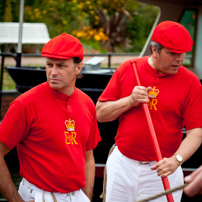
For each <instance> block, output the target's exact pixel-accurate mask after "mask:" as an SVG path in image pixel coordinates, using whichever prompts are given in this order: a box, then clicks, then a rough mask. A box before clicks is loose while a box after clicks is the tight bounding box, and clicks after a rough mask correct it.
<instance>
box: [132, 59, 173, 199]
mask: <svg viewBox="0 0 202 202" xmlns="http://www.w3.org/2000/svg"><path fill="white" fill-rule="evenodd" d="M135 63H136V61H135V60H134V59H131V64H132V65H133V68H134V72H135V77H136V80H137V84H138V86H141V83H140V79H139V75H138V71H137V67H136V65H135ZM143 109H144V112H145V115H146V119H147V123H148V126H149V130H150V133H151V138H152V143H153V147H154V151H155V155H156V158H157V162H158V161H160V160H161V159H162V155H161V151H160V147H159V144H158V140H157V137H156V132H155V130H154V126H153V123H152V119H151V115H150V111H149V107H148V105H147V103H143ZM161 179H162V182H163V186H164V189H165V190H168V189H170V184H169V181H168V178H167V177H163V178H161ZM166 197H167V200H168V202H174V199H173V195H172V194H171V193H170V194H167V195H166Z"/></svg>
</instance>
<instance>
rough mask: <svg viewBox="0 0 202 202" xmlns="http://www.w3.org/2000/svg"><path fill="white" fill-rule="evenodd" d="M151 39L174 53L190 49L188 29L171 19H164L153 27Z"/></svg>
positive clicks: (191, 43) (190, 39) (191, 42)
mask: <svg viewBox="0 0 202 202" xmlns="http://www.w3.org/2000/svg"><path fill="white" fill-rule="evenodd" d="M152 40H153V41H155V42H157V43H160V44H161V45H162V46H164V47H166V48H167V49H168V50H170V51H172V52H174V53H186V52H189V51H190V50H191V49H192V45H193V41H192V38H191V36H190V34H189V32H188V30H187V29H186V28H185V27H184V26H182V25H181V24H179V23H177V22H173V21H164V22H161V23H160V24H158V25H157V26H156V28H155V29H154V32H153V35H152Z"/></svg>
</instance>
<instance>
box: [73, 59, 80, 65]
mask: <svg viewBox="0 0 202 202" xmlns="http://www.w3.org/2000/svg"><path fill="white" fill-rule="evenodd" d="M73 61H74V64H79V63H80V62H82V60H81V59H80V58H79V57H73Z"/></svg>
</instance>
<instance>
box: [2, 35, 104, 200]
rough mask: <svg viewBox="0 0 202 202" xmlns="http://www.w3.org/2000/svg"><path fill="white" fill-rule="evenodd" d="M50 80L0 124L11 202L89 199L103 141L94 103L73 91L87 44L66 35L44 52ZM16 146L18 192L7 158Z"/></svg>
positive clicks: (29, 93)
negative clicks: (96, 152)
mask: <svg viewBox="0 0 202 202" xmlns="http://www.w3.org/2000/svg"><path fill="white" fill-rule="evenodd" d="M42 56H43V57H46V76H47V82H45V83H42V84H40V85H38V86H36V87H34V88H32V89H31V90H29V91H27V92H25V93H24V94H22V95H21V96H19V97H18V98H17V99H16V100H14V101H13V102H12V103H11V105H10V107H9V110H8V112H7V113H6V115H5V117H4V119H3V121H2V122H1V125H0V165H1V166H0V191H1V192H2V193H3V194H4V196H5V197H6V199H7V200H8V201H9V202H12V201H19V202H21V201H39V202H40V201H58V202H60V201H75V202H79V201H82V202H83V201H86V202H88V201H91V198H92V191H93V185H94V174H95V162H94V156H93V149H94V148H95V147H96V146H97V144H98V142H99V141H100V140H101V138H100V134H99V130H98V126H97V119H96V110H95V106H94V103H93V101H92V100H91V99H90V98H89V97H88V96H87V95H86V94H84V93H83V92H82V91H80V90H79V89H78V88H76V87H75V82H76V78H77V76H78V75H79V73H80V72H81V69H82V66H83V65H82V60H83V46H82V44H81V43H80V41H79V40H78V39H77V38H75V37H73V36H71V35H69V34H66V33H63V34H61V35H59V36H57V37H55V38H53V39H52V40H50V41H49V42H48V43H47V44H46V45H45V46H44V48H43V50H42ZM15 146H17V151H18V157H19V162H20V175H21V177H22V182H21V183H20V187H19V193H18V192H17V190H16V188H15V187H14V184H13V182H12V180H11V177H10V175H9V171H8V168H7V166H6V163H5V161H4V156H5V155H6V154H7V153H8V152H9V151H10V150H11V149H13V148H14V147H15Z"/></svg>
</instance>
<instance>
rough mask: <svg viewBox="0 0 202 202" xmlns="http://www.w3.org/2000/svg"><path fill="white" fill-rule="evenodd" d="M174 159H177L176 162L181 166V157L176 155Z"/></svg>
mask: <svg viewBox="0 0 202 202" xmlns="http://www.w3.org/2000/svg"><path fill="white" fill-rule="evenodd" d="M175 158H176V159H177V161H178V162H179V163H180V165H181V164H182V161H183V159H182V157H181V156H180V155H179V154H176V155H175Z"/></svg>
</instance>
